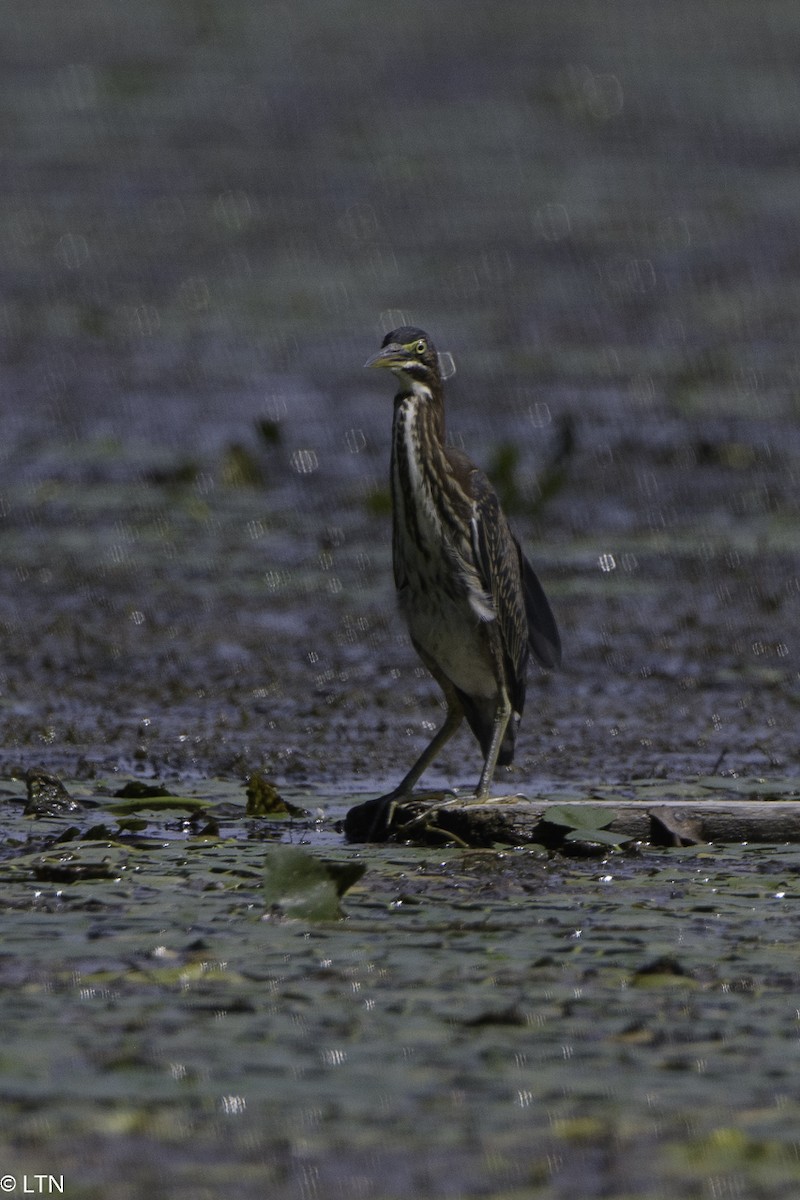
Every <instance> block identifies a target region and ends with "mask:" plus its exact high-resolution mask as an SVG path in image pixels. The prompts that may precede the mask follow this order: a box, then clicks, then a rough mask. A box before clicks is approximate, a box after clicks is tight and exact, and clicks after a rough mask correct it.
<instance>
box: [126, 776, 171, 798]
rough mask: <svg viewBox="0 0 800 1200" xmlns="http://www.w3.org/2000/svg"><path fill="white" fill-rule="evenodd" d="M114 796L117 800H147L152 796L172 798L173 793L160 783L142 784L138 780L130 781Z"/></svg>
mask: <svg viewBox="0 0 800 1200" xmlns="http://www.w3.org/2000/svg"><path fill="white" fill-rule="evenodd" d="M114 795H115V796H116V797H117V799H118V800H148V799H151V798H152V797H154V796H174V795H175V793H174V792H171V791H170V790H169V788H165V787H164V786H163V784H160V783H142V781H141V780H140V779H130V780H128V782H127V783H126V784H123V786H122V787H121V788H118V789H117V791H116V792H114Z"/></svg>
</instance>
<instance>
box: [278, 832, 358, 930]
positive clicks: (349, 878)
mask: <svg viewBox="0 0 800 1200" xmlns="http://www.w3.org/2000/svg"><path fill="white" fill-rule="evenodd" d="M365 870H366V867H365V866H364V864H363V863H359V862H353V863H327V862H323V861H322V860H321V859H319V858H315V857H314V856H313V855H312V854H308V853H307V851H305V850H301V849H300V848H299V847H298V846H275V847H274V849H272V850H270V851H269V852H268V853H267V856H266V859H265V861H264V898H265V900H266V903H267V906H268V908H269V909H270V910H271V911H272V912H274V913H277V914H279V915H281V916H285V917H294V918H295V919H297V920H302V921H338V920H339V919H340V918H341V917H342V916H343V915H344V914H343V913H342V910H341V908H340V906H339V897H340V896H342V895H343V894H344V893H345V892H346V891H347V889H348V888H350V887H352V885H353V884H354V883H355V882H356V881H357V880H358V879H360V878H361V876H362V875H363V874H364V871H365Z"/></svg>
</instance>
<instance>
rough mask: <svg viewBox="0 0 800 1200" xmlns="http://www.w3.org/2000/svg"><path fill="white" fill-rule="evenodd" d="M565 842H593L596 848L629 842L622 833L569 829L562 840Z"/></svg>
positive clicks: (603, 830)
mask: <svg viewBox="0 0 800 1200" xmlns="http://www.w3.org/2000/svg"><path fill="white" fill-rule="evenodd" d="M564 841H565V842H595V843H596V844H597V845H598V846H621V845H622V843H623V842H629V841H631V838H630V837H628V836H626V835H625V834H624V833H613V832H612V831H611V830H610V829H597V828H590V829H571V830H570V831H569V833H568V834H566V836H565V838H564Z"/></svg>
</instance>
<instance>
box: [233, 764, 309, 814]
mask: <svg viewBox="0 0 800 1200" xmlns="http://www.w3.org/2000/svg"><path fill="white" fill-rule="evenodd" d="M245 794H246V796H247V807H246V809H245V813H246V815H247V816H248V817H305V816H307V813H306V810H305V809H304V808H300V806H299V805H297V804H292V803H291V801H289V800H285V799H284V798H283V796H282V795H281V794H280V792H279V791H278V789H277V787H276V786H275V784H274V783H272V781H271V780H269V779H266V778H265V777H264V776H263V775H262V774H261V772H260V771H253V773H252V775H251V776H250V778H249V779H248V780H247V787H246V789H245Z"/></svg>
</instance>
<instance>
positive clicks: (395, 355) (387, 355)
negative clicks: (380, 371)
mask: <svg viewBox="0 0 800 1200" xmlns="http://www.w3.org/2000/svg"><path fill="white" fill-rule="evenodd" d="M407 359H408V351H407V350H404V349H403V347H402V346H398V345H397V344H396V343H394V342H392V343H391V345H389V346H382V347H381V349H380V350H379V351H378V353H377V354H373V355H372V357H371V358H368V359H367V361H366V362H365V363H364V366H365V367H389V368H392V367H399V366H402V364H403V363H404V362H406V361H407Z"/></svg>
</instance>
